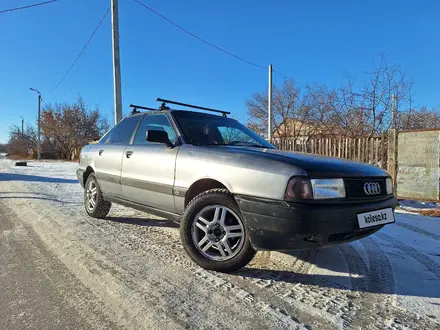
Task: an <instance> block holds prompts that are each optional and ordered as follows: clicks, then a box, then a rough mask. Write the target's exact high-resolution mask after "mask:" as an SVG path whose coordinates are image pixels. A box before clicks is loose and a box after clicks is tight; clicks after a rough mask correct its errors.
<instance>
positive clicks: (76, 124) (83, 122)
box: [41, 96, 109, 158]
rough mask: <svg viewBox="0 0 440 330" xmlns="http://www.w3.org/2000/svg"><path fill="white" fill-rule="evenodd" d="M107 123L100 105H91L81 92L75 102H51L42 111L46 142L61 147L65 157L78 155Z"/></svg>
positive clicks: (98, 134) (106, 126) (56, 147)
mask: <svg viewBox="0 0 440 330" xmlns="http://www.w3.org/2000/svg"><path fill="white" fill-rule="evenodd" d="M108 127H109V125H108V122H107V120H105V119H102V118H101V116H100V113H99V109H98V108H95V109H93V110H91V109H89V108H88V107H87V106H86V104H85V103H84V101H83V99H82V98H81V97H80V96H79V97H78V98H77V100H76V102H74V103H73V104H68V103H61V104H60V103H56V104H54V105H51V104H49V105H46V106H45V107H44V108H43V111H42V121H41V128H42V130H43V132H44V135H45V137H46V139H47V140H48V142H47V143H48V144H49V145H51V146H52V147H53V148H54V149H58V150H59V151H60V153H61V157H62V158H75V157H77V156H78V155H79V150H80V149H81V148H82V147H83V146H84V145H86V144H87V143H88V142H89V141H91V140H95V139H98V138H99V137H101V136H102V135H103V133H104V132H105V131H106V130H108Z"/></svg>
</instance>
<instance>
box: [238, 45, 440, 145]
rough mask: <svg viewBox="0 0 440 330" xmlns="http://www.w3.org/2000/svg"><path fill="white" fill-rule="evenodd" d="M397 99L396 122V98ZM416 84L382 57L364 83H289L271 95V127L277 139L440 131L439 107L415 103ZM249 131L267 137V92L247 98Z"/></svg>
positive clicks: (287, 81)
mask: <svg viewBox="0 0 440 330" xmlns="http://www.w3.org/2000/svg"><path fill="white" fill-rule="evenodd" d="M393 95H394V97H395V103H394V111H395V117H394V120H395V122H394V123H393V121H392V118H393V117H392V107H393V106H392V98H393ZM413 98H414V91H413V80H412V78H411V77H409V76H408V74H407V73H406V72H404V71H403V70H402V69H401V67H400V66H399V65H398V64H394V65H390V64H388V62H387V60H386V57H385V55H384V54H379V56H378V58H376V59H374V60H373V63H372V68H371V70H370V71H369V72H368V73H365V77H364V79H363V81H362V82H359V81H356V80H355V79H354V78H353V77H351V76H347V77H346V80H345V83H344V84H342V85H341V86H340V87H336V88H330V87H328V86H326V85H324V84H313V85H307V86H302V85H301V86H300V85H299V84H298V83H296V82H295V80H294V79H290V80H285V81H284V84H283V85H282V86H275V87H274V88H273V92H272V117H273V118H272V127H273V132H274V134H275V136H277V137H281V138H282V137H297V136H302V135H308V136H309V137H312V136H313V135H316V134H323V135H338V136H343V137H371V136H376V135H380V134H381V133H382V132H384V131H387V130H388V129H389V128H391V127H395V128H399V129H424V128H440V112H439V109H436V108H432V109H428V108H427V107H425V106H415V105H414V99H413ZM246 106H247V109H248V110H247V117H248V126H249V128H251V129H253V130H255V131H257V132H258V133H259V134H261V135H263V136H266V135H267V126H268V125H267V122H268V111H267V109H268V101H267V92H259V93H255V94H253V95H252V96H251V97H250V98H249V99H247V100H246Z"/></svg>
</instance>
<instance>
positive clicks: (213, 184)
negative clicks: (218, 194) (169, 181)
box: [185, 178, 232, 207]
mask: <svg viewBox="0 0 440 330" xmlns="http://www.w3.org/2000/svg"><path fill="white" fill-rule="evenodd" d="M216 188H219V189H226V190H228V191H229V192H230V193H232V191H231V189H230V187H229V186H228V185H227V184H225V183H223V182H221V181H219V180H216V179H212V178H201V179H198V180H196V181H195V182H194V183H192V184H191V186H190V187H189V188H188V190H187V191H186V193H185V207H186V206H187V205H188V204H189V202H191V200H193V199H194V197H196V196H197V195H199V194H201V193H203V192H205V191H208V190H211V189H216Z"/></svg>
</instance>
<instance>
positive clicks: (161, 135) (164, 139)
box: [145, 130, 174, 148]
mask: <svg viewBox="0 0 440 330" xmlns="http://www.w3.org/2000/svg"><path fill="white" fill-rule="evenodd" d="M145 135H146V140H147V141H148V142H155V143H163V144H165V145H166V146H167V147H168V148H174V145H173V144H172V143H171V141H170V139H169V138H168V133H167V132H165V131H158V130H148V131H147V132H146V133H145Z"/></svg>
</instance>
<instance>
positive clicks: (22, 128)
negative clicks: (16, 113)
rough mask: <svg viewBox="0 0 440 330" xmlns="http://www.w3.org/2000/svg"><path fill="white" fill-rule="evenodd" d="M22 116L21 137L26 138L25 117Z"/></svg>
mask: <svg viewBox="0 0 440 330" xmlns="http://www.w3.org/2000/svg"><path fill="white" fill-rule="evenodd" d="M20 118H21V138H22V139H24V119H23V117H22V116H20Z"/></svg>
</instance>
